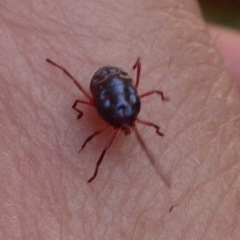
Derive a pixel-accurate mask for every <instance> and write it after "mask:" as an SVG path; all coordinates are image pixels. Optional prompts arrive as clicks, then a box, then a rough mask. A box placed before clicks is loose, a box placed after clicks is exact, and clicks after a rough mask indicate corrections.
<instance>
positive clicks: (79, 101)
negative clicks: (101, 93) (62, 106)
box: [72, 99, 95, 119]
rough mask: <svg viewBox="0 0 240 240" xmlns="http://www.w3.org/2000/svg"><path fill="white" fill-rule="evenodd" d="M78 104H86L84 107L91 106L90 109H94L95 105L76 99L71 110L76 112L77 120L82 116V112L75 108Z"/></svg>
mask: <svg viewBox="0 0 240 240" xmlns="http://www.w3.org/2000/svg"><path fill="white" fill-rule="evenodd" d="M78 103H82V104H86V105H89V106H92V107H95V105H94V104H93V103H91V102H86V101H82V100H79V99H77V100H76V101H75V102H74V103H73V105H72V108H73V109H74V110H75V111H77V112H78V116H77V119H79V118H81V117H82V116H83V112H82V111H81V110H80V109H78V108H77V104H78Z"/></svg>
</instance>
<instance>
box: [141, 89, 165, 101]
mask: <svg viewBox="0 0 240 240" xmlns="http://www.w3.org/2000/svg"><path fill="white" fill-rule="evenodd" d="M152 94H158V95H160V96H161V98H162V100H163V101H168V100H169V98H168V97H165V96H164V94H163V92H162V91H155V90H153V91H150V92H146V93H143V94H140V95H139V97H140V98H144V97H148V96H150V95H152Z"/></svg>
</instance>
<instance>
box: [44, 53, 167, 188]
mask: <svg viewBox="0 0 240 240" xmlns="http://www.w3.org/2000/svg"><path fill="white" fill-rule="evenodd" d="M46 61H47V62H48V63H50V64H52V65H53V66H55V67H57V68H59V69H61V70H62V71H63V72H64V73H65V74H66V75H67V76H68V77H70V78H71V79H72V80H73V82H74V83H75V85H76V86H77V87H78V88H79V90H80V91H81V92H82V93H83V94H84V95H85V97H86V98H87V101H86V100H80V99H77V100H76V101H75V102H74V104H73V106H72V108H73V109H74V110H76V111H77V112H78V117H77V118H78V119H79V118H81V117H82V115H83V112H82V111H81V110H80V109H78V108H77V105H78V104H79V103H81V104H87V105H90V106H92V107H95V108H96V109H97V111H98V114H99V115H100V117H101V118H102V119H104V120H105V121H106V122H107V123H108V124H107V125H106V126H104V127H103V128H101V129H99V130H97V131H96V132H94V133H93V134H92V135H90V136H89V137H88V138H87V139H86V140H85V142H84V143H83V145H82V147H81V149H80V151H81V150H82V149H83V148H84V147H85V146H86V144H87V143H88V142H89V141H90V140H91V139H92V138H93V137H95V136H97V135H98V134H100V133H101V132H103V131H104V130H105V129H106V128H107V127H108V126H109V125H111V126H112V127H113V133H112V135H111V137H110V139H109V140H108V141H107V143H106V145H105V147H104V149H103V151H102V153H101V155H100V157H99V159H98V161H97V164H96V168H95V171H94V174H93V176H92V177H91V178H90V179H89V180H88V182H91V181H93V180H94V179H95V177H96V176H97V173H98V169H99V166H100V164H101V162H102V160H103V158H104V155H105V153H106V151H107V150H108V148H109V147H110V146H111V144H112V142H113V141H114V139H115V137H116V136H117V134H118V133H119V131H120V130H122V131H123V132H124V133H125V134H126V135H127V134H130V132H131V129H133V131H134V132H135V135H136V137H137V140H138V142H139V143H140V145H141V146H142V148H143V149H144V151H145V153H146V155H147V156H148V159H149V160H150V162H151V164H152V165H153V166H155V162H156V161H155V159H154V157H153V156H152V155H151V153H150V151H149V150H148V149H147V147H146V144H145V143H144V141H143V140H142V138H141V136H140V134H139V131H138V130H137V127H136V122H137V123H140V124H144V125H146V126H150V127H153V128H155V130H156V133H157V134H158V135H159V136H163V133H161V132H160V131H159V129H160V128H159V126H157V125H155V124H154V123H151V122H148V121H143V120H140V119H139V118H138V117H137V116H138V114H139V112H140V109H141V101H140V99H141V98H143V97H147V96H150V95H152V94H158V95H160V96H161V99H162V100H163V101H164V100H167V98H166V97H165V96H164V94H163V92H162V91H155V90H153V91H149V92H146V93H143V94H141V95H138V93H137V88H138V85H139V81H140V73H141V63H140V59H139V58H138V59H137V61H136V63H135V64H134V66H133V69H136V72H137V73H136V82H135V84H133V81H132V78H131V77H130V76H129V75H128V74H127V73H126V72H124V71H123V70H122V69H120V68H117V67H113V66H106V67H102V68H100V69H99V70H97V71H96V72H95V73H94V75H93V77H92V79H91V82H90V91H91V94H92V96H90V95H89V94H88V93H87V92H86V91H85V90H84V89H83V87H82V86H81V85H80V84H79V82H78V81H77V80H76V79H75V78H74V77H73V76H72V75H71V74H70V73H69V72H68V71H67V70H66V69H65V68H64V67H62V66H60V65H58V64H56V63H55V62H53V61H52V60H50V59H46ZM155 169H156V168H155ZM156 170H157V173H158V174H159V175H160V177H161V178H162V180H163V181H164V182H165V184H166V185H167V186H170V183H169V182H168V180H167V179H166V178H165V176H164V175H163V174H162V172H161V171H159V169H156Z"/></svg>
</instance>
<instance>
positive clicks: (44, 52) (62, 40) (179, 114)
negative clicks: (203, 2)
mask: <svg viewBox="0 0 240 240" xmlns="http://www.w3.org/2000/svg"><path fill="white" fill-rule="evenodd" d="M0 18H1V21H0V26H1V27H0V31H1V32H0V33H1V34H0V39H1V44H0V52H1V56H0V61H1V64H0V74H1V75H0V90H1V94H0V112H1V118H0V131H1V134H0V136H1V140H0V141H1V142H0V182H1V184H0V196H1V197H0V239H8V240H11V239H23V240H26V239H41V240H45V239H48V240H49V239H51V240H55V239H63V240H65V239H104V240H108V239H111V240H112V239H131V240H134V239H138V240H139V239H183V240H188V239H236V240H237V239H240V228H239V225H240V221H239V218H240V217H239V216H240V215H239V211H240V191H239V186H240V178H239V171H240V163H239V159H240V156H239V155H240V154H239V136H240V121H239V111H240V110H239V109H240V97H239V86H240V71H239V66H238V65H239V62H240V61H239V60H240V49H239V45H240V44H239V43H240V35H239V33H238V32H235V31H233V30H227V29H224V28H222V27H216V26H208V25H207V24H206V23H205V22H204V20H203V19H202V16H201V13H200V10H199V8H198V5H197V3H196V2H195V1H193V0H189V1H178V0H173V1H168V0H162V1H156V0H154V1H153V0H150V1H139V0H133V1H128V0H123V1H113V0H112V1H111V0H102V1H92V0H90V1H88V2H86V1H83V0H71V1H69V0H68V1H66V0H60V1H55V2H54V1H50V2H44V1H39V0H36V1H29V0H22V1H21V3H20V2H19V1H14V0H11V1H1V3H0ZM138 56H140V57H141V59H142V75H141V81H140V86H139V93H142V92H145V91H148V90H153V89H156V90H157V89H159V90H162V91H164V93H165V94H166V95H167V96H168V97H169V101H168V102H164V103H163V102H162V101H161V99H160V98H159V97H158V96H151V97H149V98H148V99H144V100H143V102H142V111H141V113H140V116H141V118H142V119H146V120H149V121H152V122H155V123H156V124H158V125H160V127H161V131H162V132H163V133H164V134H165V136H164V137H159V136H157V135H156V134H155V131H154V129H151V128H148V127H144V126H139V129H140V132H141V135H142V137H143V138H144V140H145V141H146V143H147V146H148V148H149V149H150V150H151V152H152V154H153V155H154V156H155V158H156V166H155V167H156V168H157V170H158V171H161V173H162V174H164V176H165V177H166V178H167V179H168V180H169V181H170V182H171V186H170V187H167V186H166V185H165V184H164V182H163V181H162V180H161V178H160V177H159V175H158V174H157V171H155V170H154V168H153V166H152V165H151V164H150V163H149V161H148V159H147V157H146V155H145V154H144V152H143V151H142V149H141V148H140V146H139V144H137V141H136V139H135V136H134V135H133V134H131V135H130V136H127V137H126V136H124V134H119V136H118V138H117V139H116V141H115V142H114V144H113V146H112V147H111V149H109V151H108V152H107V155H106V157H105V159H104V161H103V163H102V165H101V167H100V169H99V174H98V176H97V178H96V179H95V180H94V181H93V182H92V183H91V184H87V183H86V181H87V179H89V177H91V175H92V173H93V171H94V167H95V164H96V160H97V158H98V157H99V154H100V153H101V150H102V149H103V147H104V144H105V143H106V141H107V139H108V138H109V136H110V134H111V131H112V130H111V128H109V129H108V130H107V131H106V132H104V133H103V134H102V135H101V136H98V137H97V138H96V139H94V140H92V142H91V143H89V145H87V146H86V149H84V151H82V152H81V154H78V152H77V150H78V149H79V147H80V146H81V144H82V143H83V142H84V140H85V139H86V137H88V136H89V135H90V134H91V133H92V132H93V131H95V130H97V129H98V128H100V127H101V126H103V125H104V122H103V121H102V120H101V119H100V118H99V117H98V115H97V113H96V111H94V109H91V108H88V107H86V106H80V108H81V109H82V110H83V112H84V116H83V118H82V119H81V120H79V121H78V120H76V119H75V118H76V116H77V114H76V112H75V111H73V110H72V109H71V105H72V103H73V102H74V101H75V99H77V98H79V99H81V98H82V97H83V95H82V94H81V92H79V90H78V89H77V88H76V87H75V86H74V84H73V83H72V82H71V81H70V80H69V79H68V78H67V77H66V76H65V75H64V74H63V73H62V72H61V71H59V70H58V69H56V68H54V67H52V66H51V65H49V64H47V63H46V62H45V59H46V58H50V59H52V60H54V61H56V62H57V63H59V64H61V65H63V66H64V67H66V68H67V69H68V70H69V71H70V72H71V73H72V74H73V75H74V76H75V77H76V78H77V79H78V80H79V82H81V84H82V85H83V86H84V87H85V88H86V89H88V87H89V79H90V77H91V74H92V73H93V72H94V71H95V70H97V69H98V68H99V67H102V66H104V65H109V64H111V65H116V66H119V67H122V68H123V69H124V70H126V71H127V72H129V74H131V75H132V76H133V77H134V76H135V73H134V71H133V70H132V65H133V64H134V62H135V61H136V59H137V57H138Z"/></svg>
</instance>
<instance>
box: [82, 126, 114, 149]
mask: <svg viewBox="0 0 240 240" xmlns="http://www.w3.org/2000/svg"><path fill="white" fill-rule="evenodd" d="M108 126H109V125H106V126H105V127H104V128H102V129H99V130H97V131H96V132H94V133H93V134H92V135H90V136H89V137H88V138H87V139H86V140H85V142H84V143H83V145H82V146H81V148H80V149H79V151H78V152H81V151H82V150H83V149H84V148H85V146H86V145H87V143H88V142H89V141H91V140H92V139H93V138H94V137H96V136H97V135H98V134H100V133H101V132H103V131H104V130H105V129H106V128H107V127H108Z"/></svg>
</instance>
